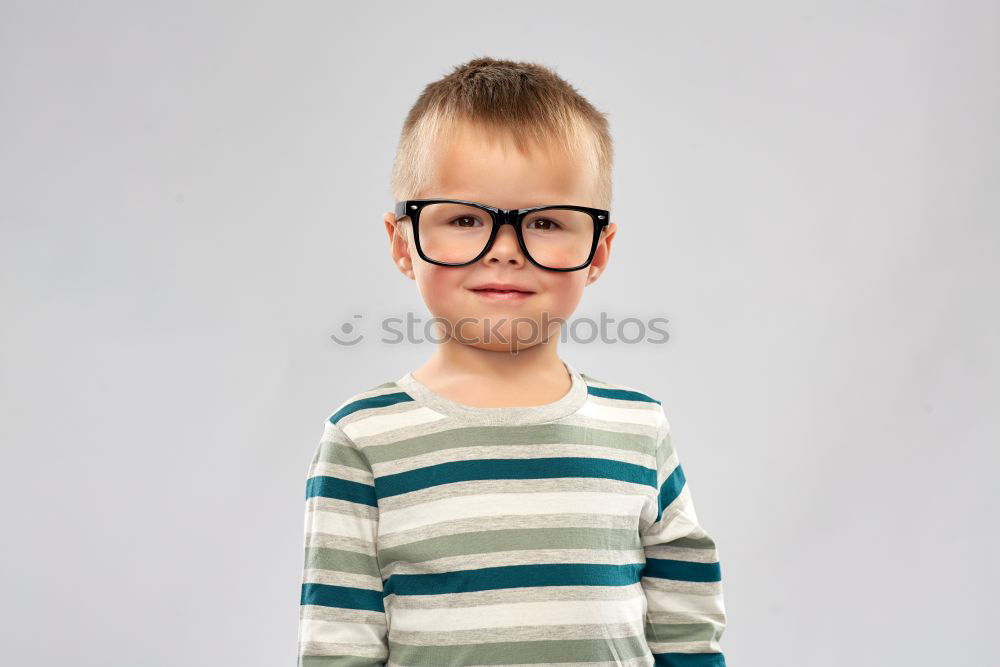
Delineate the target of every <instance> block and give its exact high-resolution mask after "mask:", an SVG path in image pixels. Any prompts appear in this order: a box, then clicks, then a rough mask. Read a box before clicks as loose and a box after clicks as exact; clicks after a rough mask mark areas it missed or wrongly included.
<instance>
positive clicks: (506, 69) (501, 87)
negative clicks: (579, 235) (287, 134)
mask: <svg viewBox="0 0 1000 667" xmlns="http://www.w3.org/2000/svg"><path fill="white" fill-rule="evenodd" d="M461 123H469V124H471V125H472V126H474V127H476V128H478V129H485V130H487V131H488V132H495V133H497V134H499V135H501V136H503V137H505V138H508V139H511V140H513V142H514V144H515V146H516V147H517V149H518V150H519V151H521V152H522V153H523V152H527V151H528V149H529V148H530V147H531V146H535V147H542V146H545V147H554V148H555V149H556V150H559V151H561V152H562V153H563V154H564V155H567V156H571V157H573V158H576V159H581V160H583V161H584V162H585V163H586V164H587V166H588V167H589V168H590V173H591V174H593V175H594V178H595V191H594V197H595V198H596V204H595V205H596V206H597V207H598V208H606V209H610V208H611V168H612V162H613V159H614V150H613V146H612V140H611V133H610V131H609V128H608V120H607V115H606V114H605V113H602V112H601V111H598V110H597V109H596V108H595V107H594V106H593V105H592V104H591V103H590V102H589V101H587V99H586V98H584V97H583V96H582V95H581V94H580V93H579V92H577V90H576V89H575V88H574V87H573V86H571V85H570V84H569V83H568V82H566V81H565V80H564V79H563V78H562V77H560V76H559V75H557V74H556V73H555V72H554V71H553V70H551V69H549V68H548V67H545V66H543V65H539V64H537V63H532V62H517V61H513V60H500V59H496V58H489V57H479V58H474V59H473V60H470V61H468V62H467V63H465V64H463V65H458V66H456V67H455V68H454V69H453V70H452V72H451V73H449V74H447V75H445V76H444V77H442V78H441V79H439V80H437V81H434V82H432V83H430V84H428V85H427V86H426V87H425V88H424V89H423V92H421V94H420V96H419V98H417V101H416V103H414V105H413V107H412V108H411V109H410V111H409V113H408V114H407V116H406V120H405V121H404V122H403V129H402V132H401V133H400V139H399V146H398V148H397V152H396V158H395V163H394V165H393V170H392V195H393V197H394V198H395V200H397V201H402V200H406V199H414V198H416V196H417V193H419V192H420V191H421V190H422V189H424V188H425V187H426V186H427V185H428V184H429V183H430V182H432V180H433V178H434V174H432V173H430V166H429V165H430V163H431V161H430V160H428V159H427V158H428V156H429V155H430V154H431V152H432V148H433V147H434V146H437V145H441V142H442V141H443V140H444V139H445V137H447V136H448V133H449V132H450V131H451V130H453V129H455V128H456V126H457V125H459V124H461Z"/></svg>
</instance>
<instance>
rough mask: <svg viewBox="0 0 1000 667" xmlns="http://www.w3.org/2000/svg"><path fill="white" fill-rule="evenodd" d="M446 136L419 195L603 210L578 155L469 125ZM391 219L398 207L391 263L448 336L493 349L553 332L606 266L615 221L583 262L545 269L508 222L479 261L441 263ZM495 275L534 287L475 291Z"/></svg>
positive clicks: (390, 225) (390, 228)
mask: <svg viewBox="0 0 1000 667" xmlns="http://www.w3.org/2000/svg"><path fill="white" fill-rule="evenodd" d="M452 136H453V138H452V140H451V141H450V142H448V143H446V144H444V145H442V146H440V147H439V148H438V150H437V151H436V153H435V155H434V156H432V157H431V158H430V159H432V160H434V162H435V164H434V165H433V167H434V168H433V169H432V172H433V173H435V174H436V179H435V182H434V183H433V184H432V185H431V186H429V187H428V188H427V189H426V190H425V191H422V192H420V193H419V194H418V195H417V196H415V197H414V198H415V199H417V198H424V199H430V198H442V199H464V200H469V201H474V202H479V203H481V204H488V205H490V206H496V207H499V208H506V209H518V208H528V207H531V206H544V205H549V204H576V205H579V206H592V207H596V208H600V207H601V206H600V203H598V202H596V201H594V199H593V194H592V193H593V192H594V181H593V175H592V173H591V171H590V170H589V169H588V168H587V167H586V166H585V165H584V164H583V163H581V162H579V161H576V160H573V159H571V158H568V157H564V156H562V155H560V154H559V153H558V152H557V151H554V150H553V151H544V150H537V149H536V150H532V151H531V152H530V153H528V154H526V155H525V154H521V153H519V152H518V151H517V149H516V148H515V147H514V146H513V144H509V143H507V142H506V141H502V140H498V139H496V138H495V137H492V138H491V136H490V135H488V134H486V133H484V131H482V130H479V129H477V128H474V127H472V126H468V125H466V126H462V127H460V128H457V129H456V131H455V133H454V134H453V135H452ZM394 221H395V214H394V213H393V212H388V213H386V216H385V226H386V231H387V232H388V234H389V240H390V245H391V250H392V257H393V261H394V263H395V264H396V266H397V267H398V268H399V270H400V271H401V272H402V273H403V274H405V275H407V276H409V277H410V278H412V279H414V280H415V281H416V283H417V287H418V289H419V290H420V294H421V296H422V297H423V299H424V302H425V303H426V304H427V308H428V310H430V312H431V314H432V315H433V316H434V317H436V318H441V319H442V320H445V321H447V322H448V323H449V326H450V327H451V330H450V331H449V332H448V335H449V336H457V337H460V338H461V342H462V343H464V344H467V345H472V346H474V347H477V348H480V349H484V350H493V351H505V350H515V349H520V350H523V349H525V348H527V347H531V346H533V345H535V344H537V343H540V342H543V340H544V339H546V338H548V337H549V336H550V335H556V334H558V331H559V321H558V320H560V319H568V318H569V317H570V315H572V313H573V311H574V310H575V309H576V306H577V304H578V303H579V302H580V298H581V297H582V295H583V288H584V287H585V286H587V285H589V284H590V283H592V282H594V281H595V280H596V279H597V277H598V276H599V275H600V274H601V272H602V271H603V269H604V267H605V266H606V265H607V262H608V257H609V253H610V249H611V241H612V239H613V238H614V235H615V231H616V225H615V224H614V223H612V224H610V225H608V226H607V227H606V228H605V230H604V232H603V233H602V235H601V237H600V240H599V241H598V245H597V249H596V251H595V254H594V259H593V262H592V263H591V264H590V265H589V266H587V267H586V268H584V269H580V270H579V271H547V270H545V269H541V268H539V267H537V266H535V265H534V264H532V263H531V262H530V261H528V259H527V258H526V257H525V256H524V254H523V253H522V252H521V248H520V246H519V245H518V243H517V236H516V234H515V231H514V229H513V228H512V227H511V226H510V225H503V226H502V227H501V228H500V230H499V231H498V232H497V236H496V239H495V240H494V242H493V245H492V246H491V247H490V249H489V250H488V251H487V252H486V254H485V255H483V257H482V258H480V259H479V260H478V261H476V262H474V263H472V264H469V265H467V266H438V265H436V264H431V263H429V262H425V261H423V260H422V259H421V258H420V256H419V255H418V254H417V250H416V247H415V245H414V243H413V239H412V228H411V227H410V225H409V219H408V218H406V219H404V220H403V222H401V223H398V225H397V224H396V223H395V222H394ZM404 226H405V229H404ZM491 282H498V283H511V284H514V285H517V286H518V287H519V288H522V289H525V290H530V291H531V292H532V293H531V294H529V295H527V296H525V297H521V298H515V299H509V298H501V297H497V296H489V295H487V294H482V293H478V292H476V291H473V289H472V288H474V287H476V286H479V285H482V284H484V283H491ZM546 314H547V315H546Z"/></svg>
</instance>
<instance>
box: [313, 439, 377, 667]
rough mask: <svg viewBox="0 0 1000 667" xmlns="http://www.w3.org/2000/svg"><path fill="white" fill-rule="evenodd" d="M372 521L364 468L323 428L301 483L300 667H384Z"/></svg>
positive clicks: (356, 454)
mask: <svg viewBox="0 0 1000 667" xmlns="http://www.w3.org/2000/svg"><path fill="white" fill-rule="evenodd" d="M378 520H379V519H378V502H377V500H376V496H375V486H374V476H373V475H372V470H371V467H370V465H369V463H368V460H367V459H366V458H365V456H364V454H363V453H362V452H361V451H360V450H359V449H358V448H357V447H356V446H355V445H354V443H353V442H352V441H351V439H350V438H348V437H347V435H346V434H345V433H344V432H343V431H342V430H341V429H340V428H338V427H337V426H336V425H335V424H333V423H332V422H330V421H327V422H326V426H325V430H324V433H323V437H322V439H321V440H320V442H319V445H318V446H317V448H316V454H315V456H314V457H313V461H312V464H311V465H310V467H309V475H308V480H307V482H306V510H305V540H304V550H305V558H304V562H303V573H302V592H301V601H300V606H299V639H298V666H299V667H348V666H350V667H367V666H368V665H384V664H385V662H386V660H387V658H388V656H389V644H388V640H387V626H386V614H385V608H384V606H383V603H382V595H383V588H382V574H381V570H380V568H379V564H378V558H377V552H376V537H377V534H378Z"/></svg>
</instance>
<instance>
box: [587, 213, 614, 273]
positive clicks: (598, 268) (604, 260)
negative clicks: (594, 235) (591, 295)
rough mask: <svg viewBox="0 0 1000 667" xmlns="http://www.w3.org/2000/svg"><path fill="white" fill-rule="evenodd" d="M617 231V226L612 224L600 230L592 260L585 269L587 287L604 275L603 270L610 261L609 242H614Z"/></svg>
mask: <svg viewBox="0 0 1000 667" xmlns="http://www.w3.org/2000/svg"><path fill="white" fill-rule="evenodd" d="M617 231H618V225H617V224H615V223H613V222H612V223H610V224H609V225H608V226H607V227H605V228H604V229H603V230H601V236H600V238H599V239H598V240H597V248H596V249H595V250H594V260H593V261H592V262H591V263H590V266H588V267H587V284H588V285H590V284H591V283H593V282H596V281H597V279H598V278H599V277H600V276H601V274H602V273H604V269H605V268H606V267H607V265H608V260H610V259H611V241H613V240H614V238H615V233H616V232H617Z"/></svg>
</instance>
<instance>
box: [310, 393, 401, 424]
mask: <svg viewBox="0 0 1000 667" xmlns="http://www.w3.org/2000/svg"><path fill="white" fill-rule="evenodd" d="M412 400H413V397H412V396H410V395H409V394H407V393H406V392H402V391H398V392H395V393H393V394H382V395H381V396H371V397H370V398H362V399H361V400H358V401H352V402H350V403H348V404H347V405H345V406H344V407H342V408H341V409H339V410H337V411H336V412H335V413H333V414H332V415H331V416H330V421H331V422H333V423H334V424H336V423H337V422H338V421H340V420H341V419H343V418H344V417H346V416H347V415H351V414H354V413H355V412H357V411H358V410H367V409H368V408H384V407H388V406H390V405H396V404H397V403H405V402H406V401H412Z"/></svg>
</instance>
